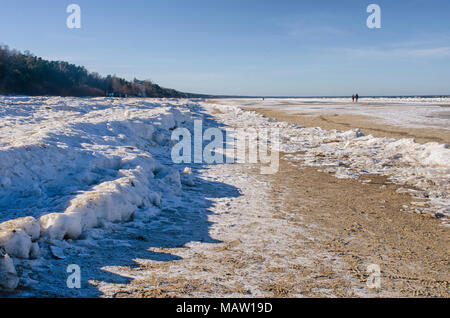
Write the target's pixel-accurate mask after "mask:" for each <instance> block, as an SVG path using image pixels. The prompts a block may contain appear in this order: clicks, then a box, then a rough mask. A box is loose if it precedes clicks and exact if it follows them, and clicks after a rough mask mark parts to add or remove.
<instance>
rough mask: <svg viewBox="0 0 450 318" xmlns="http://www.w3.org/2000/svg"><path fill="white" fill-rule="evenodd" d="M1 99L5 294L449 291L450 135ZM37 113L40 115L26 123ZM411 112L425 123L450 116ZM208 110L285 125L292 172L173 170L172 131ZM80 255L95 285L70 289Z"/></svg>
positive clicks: (191, 108) (248, 166) (98, 102)
mask: <svg viewBox="0 0 450 318" xmlns="http://www.w3.org/2000/svg"><path fill="white" fill-rule="evenodd" d="M275 102H276V103H280V102H283V101H280V100H275V101H271V103H275ZM413 102H414V101H413ZM413 102H408V104H407V105H405V106H403V107H409V108H411V107H415V106H411V103H413ZM2 103H3V106H4V109H5V113H4V114H3V126H2V127H0V129H1V130H2V131H3V132H4V133H3V134H2V138H0V139H1V140H0V141H1V144H2V145H3V146H2V147H3V152H2V153H1V154H2V156H3V157H2V158H3V160H2V161H1V162H2V164H1V165H0V169H2V172H3V179H1V180H0V181H1V186H0V191H3V192H2V193H3V194H4V195H3V196H2V198H3V199H2V200H3V201H0V203H2V204H3V207H4V213H3V214H2V217H3V220H2V222H3V223H0V246H2V248H4V249H5V251H6V252H7V253H8V254H9V255H11V257H8V258H5V257H4V258H3V262H4V263H3V265H2V266H3V267H2V268H3V270H5V268H6V270H8V271H9V275H10V276H9V277H10V282H12V283H15V284H16V287H17V288H15V290H13V291H8V292H2V293H0V294H1V295H6V296H11V295H12V296H17V297H35V296H39V297H43V296H46V297H56V296H59V297H61V296H66V297H435V296H438V297H448V296H449V273H448V268H449V259H448V255H449V246H450V244H449V230H448V229H449V227H448V224H449V223H448V215H449V214H448V193H449V188H448V187H449V182H448V180H449V171H448V166H449V163H448V148H447V146H445V145H443V144H442V143H439V142H436V141H437V140H440V139H439V138H441V139H443V140H448V130H445V129H440V128H436V127H428V128H411V127H401V126H396V125H393V124H392V125H390V126H389V127H388V126H387V125H385V124H382V123H380V122H379V121H380V119H377V120H373V121H372V120H371V121H367V120H368V118H369V117H364V121H363V120H362V118H361V117H359V116H361V115H360V114H359V115H356V116H357V117H354V116H353V115H349V114H342V115H339V114H338V116H335V113H334V112H333V114H326V112H325V111H323V109H319V110H320V112H321V114H320V115H318V117H317V116H316V117H314V116H311V114H309V115H308V116H304V115H299V114H297V113H292V112H289V111H284V110H280V109H279V108H278V109H273V107H272V108H271V107H268V105H262V106H263V107H258V103H259V102H255V101H251V103H253V105H250V102H246V101H245V100H243V101H241V100H238V101H236V100H214V101H212V100H209V101H204V100H200V101H193V100H188V99H177V100H160V99H147V100H144V101H143V100H141V99H132V98H130V99H125V100H124V99H107V98H97V99H89V98H86V99H82V100H78V99H73V98H55V97H45V98H23V97H22V98H20V97H3V100H2ZM111 104H112V107H111V106H110V105H111ZM331 104H332V103H331ZM106 106H108V107H106ZM341 106H342V105H341ZM341 106H339V107H341ZM245 107H251V108H247V110H245V109H244V108H245ZM315 107H318V106H317V105H316V106H315ZM327 107H330V105H328V106H327ZM431 107H433V106H431ZM24 108H25V109H28V112H30V113H32V114H34V115H33V116H24V117H23V118H21V121H17V120H16V117H15V116H13V115H15V114H16V113H17V112H18V110H22V109H24ZM403 109H404V108H401V109H400V110H403ZM430 109H434V108H430ZM87 110H89V111H87ZM255 110H256V111H255ZM436 110H437V111H439V108H438V107H436ZM316 111H317V109H316ZM360 111H361V110H360ZM296 112H297V110H296ZM362 112H367V109H363V110H362ZM412 114H413V115H414V114H416V115H417V116H415V117H412V116H411V115H410V116H409V117H406V119H408V118H409V119H410V120H415V121H416V122H415V125H418V124H421V125H428V126H433V124H437V125H438V126H439V125H441V124H442V118H437V119H438V120H437V121H436V122H434V121H431V122H430V121H429V119H428V117H423V116H422V114H421V113H420V110H417V111H416V112H415V113H412ZM321 116H322V117H323V118H325V119H327V118H330V117H329V116H332V117H333V116H334V117H338V118H339V120H335V121H334V122H331V121H327V120H324V119H323V118H321ZM352 116H353V117H352ZM62 118H63V119H64V120H62ZM67 118H70V121H68V120H67ZM124 118H126V119H125V120H124ZM117 119H120V121H118V120H117ZM196 119H201V121H202V123H203V129H207V128H214V129H217V127H221V129H222V130H223V131H225V130H227V129H230V128H232V129H247V128H249V127H250V128H252V129H256V130H261V131H263V130H264V129H268V128H270V129H275V128H276V129H277V130H278V131H279V133H280V147H281V148H280V153H279V156H278V158H279V166H278V169H277V170H276V171H274V172H273V173H271V174H262V173H261V163H260V162H257V163H250V162H242V163H237V162H235V163H232V164H227V163H216V164H205V163H201V164H189V165H187V164H186V163H180V164H174V161H173V157H171V148H172V146H173V143H171V142H170V138H171V135H172V132H173V131H174V130H175V129H176V128H178V127H185V128H186V129H189V130H190V131H194V127H195V120H196ZM335 119H336V118H335ZM444 119H445V118H444ZM105 120H106V122H105ZM342 123H345V125H343V124H342ZM299 124H301V126H300V125H299ZM369 124H370V125H369ZM409 124H411V122H409ZM374 125H375V126H374ZM317 126H319V127H317ZM320 127H322V128H320ZM378 128H380V129H378ZM375 129H378V130H375ZM222 130H221V131H222ZM371 130H373V131H374V132H377V133H378V134H379V135H378V137H379V138H378V137H374V136H370V135H365V134H364V133H366V134H367V133H368V132H370V131H371ZM405 131H407V133H408V136H411V137H414V138H416V139H419V138H423V140H422V141H421V143H416V142H414V141H413V140H412V139H405V138H402V137H403V136H404V135H403V133H404V132H405ZM433 132H435V133H433ZM55 134H56V135H57V136H58V137H57V138H55V137H54V136H55ZM30 136H31V137H30ZM387 137H390V138H387ZM391 137H396V138H399V139H393V138H391ZM80 140H83V142H82V143H81V142H80ZM98 140H102V142H101V146H99V142H98ZM426 141H431V142H429V143H425V142H426ZM62 142H64V144H65V145H66V146H65V147H61V143H62ZM66 149H71V151H70V152H67V150H66ZM92 150H95V151H92ZM68 154H70V156H72V157H73V158H74V159H73V160H66V158H67V156H68ZM30 158H33V160H34V161H37V160H38V159H37V158H39V160H41V161H39V162H40V165H39V166H38V165H34V166H30V165H28V162H29V161H30ZM42 158H44V159H42ZM119 159H120V160H119ZM80 162H81V163H83V162H85V164H80ZM88 163H89V164H88ZM55 166H57V167H60V169H58V170H55V169H54V167H55ZM86 167H88V168H89V169H87V168H86ZM186 167H189V168H190V169H188V173H187V174H186V173H185V171H186ZM62 168H64V169H62ZM80 169H87V170H85V171H83V170H80ZM15 171H17V172H21V173H15ZM74 171H76V173H75V172H74ZM50 172H52V173H53V174H52V173H50ZM31 175H33V176H38V178H29V176H31ZM74 176H75V177H74ZM69 180H70V182H69ZM12 185H13V186H12ZM15 186H16V187H17V188H16V187H15ZM23 189H26V190H27V192H24V190H23ZM56 190H58V191H59V192H55V191H56ZM12 198H16V199H14V200H15V201H14V204H11V202H10V201H8V200H12ZM18 207H20V209H19V208H18ZM49 207H51V210H49ZM53 211H58V213H52V212H53ZM5 261H8V262H9V263H6V262H5ZM5 264H6V265H7V266H5ZM68 264H77V265H79V266H80V270H81V271H82V275H83V276H82V277H83V280H82V282H81V284H82V288H80V289H76V288H75V289H70V288H68V287H67V285H66V281H67V274H66V273H67V265H68ZM374 266H375V268H377V269H378V270H379V273H378V274H377V276H376V280H375V281H377V282H379V285H371V284H370V283H371V282H372V283H373V280H372V279H373V278H374V276H373V274H374V272H373V268H374ZM371 268H372V269H371Z"/></svg>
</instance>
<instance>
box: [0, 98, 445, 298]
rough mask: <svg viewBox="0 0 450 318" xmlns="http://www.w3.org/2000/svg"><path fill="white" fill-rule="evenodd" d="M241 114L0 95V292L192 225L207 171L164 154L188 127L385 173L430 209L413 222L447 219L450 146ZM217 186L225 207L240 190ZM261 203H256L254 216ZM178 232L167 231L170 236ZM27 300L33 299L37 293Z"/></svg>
mask: <svg viewBox="0 0 450 318" xmlns="http://www.w3.org/2000/svg"><path fill="white" fill-rule="evenodd" d="M273 102H274V103H275V102H277V101H273ZM278 102H279V103H280V102H281V101H278ZM329 102H330V103H332V100H331V101H329ZM378 102H380V103H381V102H382V101H378ZM400 102H401V103H404V104H406V105H410V104H411V105H415V103H420V101H417V100H412V101H408V100H401V101H399V103H400ZM434 102H442V103H446V102H448V101H447V100H444V101H434ZM252 103H255V101H252ZM245 104H248V101H247V102H246V101H245V100H242V101H241V100H233V99H230V100H220V101H216V102H214V103H210V102H208V101H203V100H186V99H137V98H136V99H135V98H128V99H119V98H81V99H80V98H61V97H6V96H3V97H1V96H0V289H1V288H3V289H7V290H12V289H15V288H16V287H17V286H25V287H27V288H32V287H30V286H35V285H39V284H38V283H37V282H36V279H35V278H33V277H34V276H33V275H34V274H33V271H39V273H47V271H50V270H49V269H48V268H53V267H52V266H57V265H53V263H54V261H55V259H60V260H61V259H65V258H66V257H67V258H68V259H74V258H76V257H83V255H85V256H86V255H88V254H89V249H90V248H99V246H100V243H99V242H98V240H102V244H106V245H107V246H109V247H111V248H114V249H116V248H117V249H120V248H121V247H123V248H125V249H126V248H127V247H128V246H130V243H128V242H127V241H123V240H121V239H113V238H112V237H114V236H115V235H116V234H115V233H118V232H121V231H125V232H126V233H133V235H136V234H134V233H135V232H136V231H137V232H138V233H140V232H139V231H140V230H142V231H145V232H146V231H148V230H149V229H150V228H153V227H155V226H156V227H157V226H161V224H170V223H171V222H172V220H173V218H174V217H175V218H176V217H177V215H179V214H180V213H191V214H192V216H191V217H194V216H195V213H197V211H198V210H199V209H202V208H204V205H205V203H204V198H203V197H204V196H205V194H204V193H203V194H202V193H200V192H199V191H200V190H197V191H196V190H189V189H190V188H192V189H195V188H196V187H197V186H198V187H199V188H202V183H206V182H207V181H206V179H207V176H208V168H207V165H205V166H203V170H202V171H203V175H202V176H203V178H204V180H200V179H199V178H200V175H199V174H198V169H197V168H198V166H199V165H195V164H193V165H189V164H184V165H183V164H174V163H173V162H172V160H171V157H170V153H171V148H172V146H173V145H174V143H175V142H174V141H173V140H171V134H172V131H173V130H174V129H176V128H179V127H186V128H188V129H192V127H193V123H194V120H198V119H200V120H203V121H204V129H206V128H207V127H218V126H220V127H221V128H226V127H227V126H228V127H247V128H248V127H252V128H256V129H258V128H277V129H279V130H280V135H281V136H282V140H281V149H280V150H281V151H282V152H283V153H285V155H286V156H289V157H290V158H291V159H292V160H298V161H300V162H302V164H304V165H309V166H317V167H318V168H319V169H323V170H324V171H326V172H329V173H333V174H334V175H335V176H336V177H338V178H358V176H359V175H362V174H380V175H385V176H387V177H388V178H389V179H390V180H391V181H392V182H395V183H397V184H400V185H402V186H403V188H402V189H403V190H404V191H405V192H409V193H411V195H413V196H416V197H420V198H428V199H429V200H430V207H429V208H423V207H414V209H415V211H416V212H420V213H431V214H436V213H439V215H443V216H444V217H443V219H444V221H445V220H448V216H449V215H450V197H449V193H450V149H449V147H448V145H443V144H437V143H427V144H418V143H416V142H414V141H413V140H411V139H400V140H398V139H393V138H375V137H373V136H364V135H363V134H362V133H361V132H360V131H359V130H350V131H336V130H330V131H329V130H324V129H321V128H305V127H302V126H299V125H294V124H289V123H282V122H277V121H276V120H273V119H269V118H266V117H264V116H262V115H259V114H257V113H255V112H250V111H245V110H243V109H241V106H243V105H245ZM408 107H409V106H408ZM200 166H202V165H200ZM229 177H232V178H239V177H240V176H239V175H236V176H229ZM214 186H216V187H218V188H217V191H219V185H214V183H212V184H209V185H208V187H209V189H212V190H209V191H215V190H214ZM220 187H222V188H223V189H226V190H223V189H222V188H221V190H220V191H223V192H224V194H223V195H224V196H229V197H230V198H233V197H234V196H236V193H238V192H239V189H236V190H234V189H233V188H232V187H229V188H227V185H223V184H221V185H220ZM186 191H188V194H186V193H187V192H186ZM209 195H210V194H209ZM259 204H260V202H259V200H258V198H257V196H255V203H254V206H258V205H259ZM167 213H168V214H169V215H167V216H166V214H167ZM158 215H159V216H158ZM125 224H126V225H125ZM172 226H173V227H174V228H176V227H178V226H179V225H176V224H172ZM174 228H171V227H170V226H168V228H167V229H165V230H164V231H167V232H168V233H169V234H170V231H171V230H174ZM164 231H162V232H161V233H162V234H161V235H165V234H166V233H165V232H164ZM130 235H131V234H130ZM196 235H200V236H201V235H206V234H204V233H198V234H196ZM138 236H140V235H138ZM165 237H166V236H165ZM202 237H203V236H202ZM108 253H110V251H109V250H108V251H106V250H105V256H104V258H105V259H107V258H108V255H109V254H108ZM86 257H87V256H86ZM15 265H17V266H15ZM58 266H59V265H58ZM42 275H43V276H42ZM45 275H47V276H45ZM51 276H52V274H51V273H50V274H39V277H40V279H42V277H47V278H48V279H49V281H48V282H46V283H45V284H44V286H45V288H47V289H51V286H52V285H51V279H50V278H51ZM39 286H40V285H39ZM40 288H43V287H40ZM33 293H34V294H33ZM55 293H56V294H57V293H58V291H57V289H55ZM23 295H39V290H37V291H34V292H31V294H27V293H24V294H23ZM70 295H80V294H70ZM81 295H85V294H81Z"/></svg>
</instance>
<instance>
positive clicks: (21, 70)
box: [0, 45, 201, 97]
mask: <svg viewBox="0 0 450 318" xmlns="http://www.w3.org/2000/svg"><path fill="white" fill-rule="evenodd" d="M10 94H14V95H31V96H40V95H53V96H55V95H56V96H80V97H81V96H115V97H126V96H139V97H199V96H201V95H196V94H189V93H182V92H179V91H176V90H174V89H169V88H163V87H161V86H159V85H157V84H154V83H152V82H151V81H148V80H147V81H140V80H137V79H134V80H133V81H127V80H125V79H123V78H119V77H116V76H111V75H108V76H106V77H103V76H101V75H100V74H98V73H91V72H89V71H88V70H87V69H86V68H84V67H83V66H77V65H74V64H70V63H68V62H63V61H48V60H45V59H42V58H40V57H37V56H35V55H33V54H31V53H30V52H28V51H25V52H24V53H22V52H19V51H17V50H11V49H9V48H8V46H5V45H0V95H10Z"/></svg>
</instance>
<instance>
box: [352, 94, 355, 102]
mask: <svg viewBox="0 0 450 318" xmlns="http://www.w3.org/2000/svg"><path fill="white" fill-rule="evenodd" d="M352 102H353V103H354V102H355V94H353V95H352Z"/></svg>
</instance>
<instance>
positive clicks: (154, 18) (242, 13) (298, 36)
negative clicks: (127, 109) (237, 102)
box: [0, 0, 450, 96]
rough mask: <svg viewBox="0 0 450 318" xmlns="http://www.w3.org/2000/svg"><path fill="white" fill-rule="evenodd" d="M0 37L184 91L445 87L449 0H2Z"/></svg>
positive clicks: (448, 83) (405, 91)
mask: <svg viewBox="0 0 450 318" xmlns="http://www.w3.org/2000/svg"><path fill="white" fill-rule="evenodd" d="M71 3H76V4H78V5H79V6H80V7H81V29H68V28H67V26H66V19H67V17H68V15H69V14H68V13H66V7H67V6H68V5H69V4H71ZM371 3H376V4H378V5H379V6H380V7H381V26H382V28H381V29H369V28H367V26H366V19H367V17H368V16H369V13H367V12H366V8H367V6H368V5H369V4H371ZM0 43H2V44H6V45H9V47H11V48H16V49H18V50H21V51H24V50H29V51H31V52H32V53H33V54H35V55H38V56H42V57H45V58H48V59H52V60H55V59H56V60H66V61H69V62H71V63H75V64H78V65H83V66H85V67H87V68H88V70H90V71H95V72H98V73H100V74H102V75H107V74H116V75H117V76H121V77H125V78H127V79H133V78H134V77H136V78H139V79H151V80H153V81H154V82H156V83H158V84H160V85H162V86H165V87H170V88H175V89H178V90H181V91H186V92H195V93H207V94H234V95H272V96H274V95H277V96H280V95H286V96H294V95H295V96H313V95H320V96H327V95H328V96H329V95H351V94H352V93H355V92H358V93H359V94H360V95H416V94H417V95H419V94H422V95H426V94H450V1H448V0H369V1H360V0H315V1H313V0H310V1H301V0H291V1H288V0H271V1H268V0H159V1H152V0H128V1H123V0H95V1H94V0H71V1H64V0H53V1H52V0H28V1H24V0H14V1H6V0H1V1H0Z"/></svg>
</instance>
